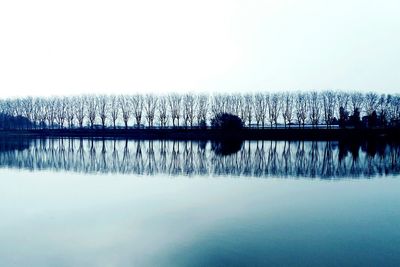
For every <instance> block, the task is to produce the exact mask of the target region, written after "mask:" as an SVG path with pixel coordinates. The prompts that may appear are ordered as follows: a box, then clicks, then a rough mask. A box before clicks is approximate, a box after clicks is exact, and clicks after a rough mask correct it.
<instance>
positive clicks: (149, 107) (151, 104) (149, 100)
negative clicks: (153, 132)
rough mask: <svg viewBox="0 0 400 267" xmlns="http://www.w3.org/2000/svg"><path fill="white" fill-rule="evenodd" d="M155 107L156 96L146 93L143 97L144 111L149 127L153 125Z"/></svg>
mask: <svg viewBox="0 0 400 267" xmlns="http://www.w3.org/2000/svg"><path fill="white" fill-rule="evenodd" d="M156 107H157V97H156V96H155V95H153V94H147V95H146V96H145V99H144V111H145V112H146V119H147V123H148V125H149V127H153V122H154V117H155V112H156Z"/></svg>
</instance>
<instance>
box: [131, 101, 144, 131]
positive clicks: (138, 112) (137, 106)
mask: <svg viewBox="0 0 400 267" xmlns="http://www.w3.org/2000/svg"><path fill="white" fill-rule="evenodd" d="M130 100H131V107H132V109H133V116H134V117H135V120H136V127H140V123H141V121H142V113H143V96H142V95H140V94H136V95H133V96H131V97H130Z"/></svg>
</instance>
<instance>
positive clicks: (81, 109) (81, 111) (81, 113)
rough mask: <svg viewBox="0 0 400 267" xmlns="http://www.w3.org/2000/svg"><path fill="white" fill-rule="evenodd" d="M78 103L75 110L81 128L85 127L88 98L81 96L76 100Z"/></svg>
mask: <svg viewBox="0 0 400 267" xmlns="http://www.w3.org/2000/svg"><path fill="white" fill-rule="evenodd" d="M75 101H76V109H75V116H76V119H77V120H78V124H79V128H82V127H83V121H84V119H85V117H86V112H85V109H86V108H85V107H86V103H87V97H86V96H79V97H77V98H75Z"/></svg>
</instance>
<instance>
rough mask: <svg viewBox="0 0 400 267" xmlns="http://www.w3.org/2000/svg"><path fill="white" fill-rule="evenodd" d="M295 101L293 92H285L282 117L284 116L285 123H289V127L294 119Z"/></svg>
mask: <svg viewBox="0 0 400 267" xmlns="http://www.w3.org/2000/svg"><path fill="white" fill-rule="evenodd" d="M293 102H294V97H293V94H292V93H288V92H287V93H285V94H284V95H283V101H282V104H283V109H282V117H283V123H284V124H285V127H286V123H289V127H290V123H291V122H292V119H293V106H294V105H293Z"/></svg>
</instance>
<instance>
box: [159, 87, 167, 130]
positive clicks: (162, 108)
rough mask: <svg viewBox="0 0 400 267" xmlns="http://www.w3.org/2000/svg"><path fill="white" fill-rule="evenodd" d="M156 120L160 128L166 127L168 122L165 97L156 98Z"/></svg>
mask: <svg viewBox="0 0 400 267" xmlns="http://www.w3.org/2000/svg"><path fill="white" fill-rule="evenodd" d="M157 109H158V118H159V121H160V126H161V127H166V126H167V122H168V101H167V97H166V96H165V95H161V96H159V97H158V105H157Z"/></svg>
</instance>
